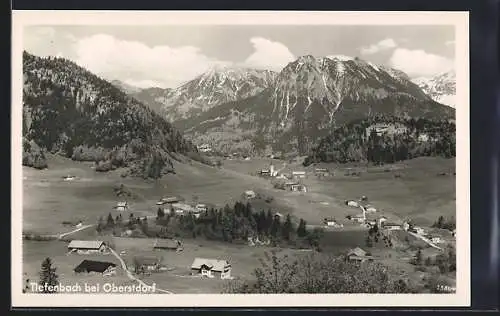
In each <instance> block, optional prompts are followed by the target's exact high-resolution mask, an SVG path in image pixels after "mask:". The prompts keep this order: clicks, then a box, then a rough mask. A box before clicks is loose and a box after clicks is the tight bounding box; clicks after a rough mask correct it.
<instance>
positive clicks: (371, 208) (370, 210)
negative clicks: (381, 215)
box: [365, 205, 377, 213]
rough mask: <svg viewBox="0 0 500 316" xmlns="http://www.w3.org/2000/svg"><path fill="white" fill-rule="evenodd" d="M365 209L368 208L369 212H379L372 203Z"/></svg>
mask: <svg viewBox="0 0 500 316" xmlns="http://www.w3.org/2000/svg"><path fill="white" fill-rule="evenodd" d="M365 210H366V212H367V213H376V212H377V209H376V208H375V207H373V206H371V205H367V206H366V207H365Z"/></svg>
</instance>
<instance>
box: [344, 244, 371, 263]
mask: <svg viewBox="0 0 500 316" xmlns="http://www.w3.org/2000/svg"><path fill="white" fill-rule="evenodd" d="M346 257H347V260H348V261H355V262H365V261H373V256H372V255H371V254H370V253H369V252H366V251H364V250H363V249H361V248H359V247H356V248H354V249H351V250H350V251H349V252H348V253H347V256H346Z"/></svg>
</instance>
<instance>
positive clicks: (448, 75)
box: [412, 70, 456, 107]
mask: <svg viewBox="0 0 500 316" xmlns="http://www.w3.org/2000/svg"><path fill="white" fill-rule="evenodd" d="M412 81H413V82H414V83H415V84H417V85H418V86H419V87H420V88H421V89H422V90H423V91H424V92H425V93H426V94H427V95H429V96H430V97H431V98H432V99H434V101H436V102H439V103H442V104H445V105H448V106H451V107H454V106H455V95H456V90H455V89H456V76H455V71H454V70H450V71H447V72H443V73H440V74H438V75H436V76H434V77H430V78H428V77H419V78H415V79H413V80H412Z"/></svg>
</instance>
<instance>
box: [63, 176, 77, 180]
mask: <svg viewBox="0 0 500 316" xmlns="http://www.w3.org/2000/svg"><path fill="white" fill-rule="evenodd" d="M75 179H76V177H75V176H70V175H67V176H65V177H63V180H64V181H73V180H75Z"/></svg>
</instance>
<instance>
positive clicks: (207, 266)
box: [191, 258, 231, 279]
mask: <svg viewBox="0 0 500 316" xmlns="http://www.w3.org/2000/svg"><path fill="white" fill-rule="evenodd" d="M191 270H192V271H193V273H196V274H200V275H201V276H204V277H208V278H214V277H220V278H221V279H230V278H231V264H230V263H229V262H228V261H227V260H217V259H206V258H195V259H194V261H193V264H192V265H191Z"/></svg>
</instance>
